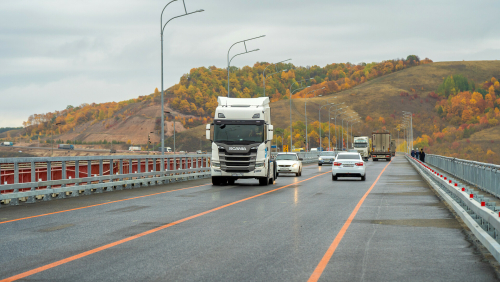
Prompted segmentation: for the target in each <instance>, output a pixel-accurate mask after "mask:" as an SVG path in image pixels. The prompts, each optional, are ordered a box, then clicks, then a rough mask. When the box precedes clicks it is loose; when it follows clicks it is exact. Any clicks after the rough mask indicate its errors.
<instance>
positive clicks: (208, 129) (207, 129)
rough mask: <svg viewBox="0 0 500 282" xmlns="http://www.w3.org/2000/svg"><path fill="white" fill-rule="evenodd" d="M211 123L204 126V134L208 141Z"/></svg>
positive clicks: (210, 138)
mask: <svg viewBox="0 0 500 282" xmlns="http://www.w3.org/2000/svg"><path fill="white" fill-rule="evenodd" d="M211 129H212V128H211V125H210V124H207V125H206V126H205V135H206V138H207V139H208V140H210V141H212V130H211Z"/></svg>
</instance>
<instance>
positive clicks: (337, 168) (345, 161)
mask: <svg viewBox="0 0 500 282" xmlns="http://www.w3.org/2000/svg"><path fill="white" fill-rule="evenodd" d="M339 177H361V180H362V181H365V180H366V169H365V162H364V161H363V159H362V158H361V155H360V154H359V153H346V152H342V153H339V154H338V155H337V158H336V159H335V162H334V163H333V165H332V181H336V180H337V179H338V178H339Z"/></svg>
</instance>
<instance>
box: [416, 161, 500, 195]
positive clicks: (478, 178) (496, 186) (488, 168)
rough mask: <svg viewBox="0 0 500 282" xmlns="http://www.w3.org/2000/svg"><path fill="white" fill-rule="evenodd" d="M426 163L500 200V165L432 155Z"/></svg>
mask: <svg viewBox="0 0 500 282" xmlns="http://www.w3.org/2000/svg"><path fill="white" fill-rule="evenodd" d="M425 162H427V163H429V164H431V165H433V166H435V167H437V168H439V169H442V170H444V171H446V172H448V173H449V174H451V175H453V176H455V177H458V178H460V179H462V180H464V181H466V182H468V183H469V184H471V185H475V186H477V187H478V188H479V189H481V190H484V191H486V192H488V193H490V194H492V195H495V196H496V197H497V198H500V165H495V164H489V163H481V162H475V161H469V160H462V159H456V158H450V157H444V156H439V155H430V154H427V155H426V156H425Z"/></svg>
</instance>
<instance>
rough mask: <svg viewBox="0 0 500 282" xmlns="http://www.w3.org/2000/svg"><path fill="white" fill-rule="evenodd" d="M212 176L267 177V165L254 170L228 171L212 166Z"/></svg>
mask: <svg viewBox="0 0 500 282" xmlns="http://www.w3.org/2000/svg"><path fill="white" fill-rule="evenodd" d="M211 170H212V177H213V176H221V177H228V178H240V179H242V178H260V177H266V176H267V173H266V171H267V167H259V168H256V169H255V170H254V171H250V172H226V171H223V170H221V169H220V168H214V167H212V169H211Z"/></svg>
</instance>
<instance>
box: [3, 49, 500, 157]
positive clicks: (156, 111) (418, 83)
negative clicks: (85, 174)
mask: <svg viewBox="0 0 500 282" xmlns="http://www.w3.org/2000/svg"><path fill="white" fill-rule="evenodd" d="M424 62H425V63H424ZM430 62H431V61H430V60H425V61H422V62H419V61H417V60H414V57H412V56H409V57H408V58H407V59H405V60H391V61H385V62H382V63H378V64H377V63H372V64H358V65H353V64H349V63H346V64H332V65H327V66H325V67H324V68H320V67H316V66H314V67H296V68H295V69H292V70H290V71H287V72H281V70H282V69H285V68H289V67H290V65H279V66H277V67H276V68H275V67H274V66H271V67H269V68H268V69H267V70H268V71H269V70H272V71H269V73H273V72H275V71H276V70H277V71H278V73H277V74H274V75H273V76H271V77H269V78H268V79H267V80H266V94H268V95H269V96H271V100H272V101H273V102H272V103H271V108H272V111H271V112H272V121H273V124H274V125H275V128H276V133H277V134H275V140H273V144H278V145H280V144H281V142H283V141H284V142H287V143H288V142H289V140H290V139H289V138H290V135H292V136H293V144H294V145H295V146H296V147H305V139H304V136H305V124H304V123H305V111H304V102H305V101H306V99H305V98H304V97H308V98H309V99H308V100H307V101H308V102H307V119H308V136H309V138H310V139H309V143H310V146H311V147H316V146H319V141H320V136H319V126H320V123H319V122H318V109H319V107H320V105H324V104H326V103H327V102H330V103H332V102H333V103H336V104H338V105H339V106H338V107H343V108H344V110H345V113H344V114H343V115H342V116H340V117H338V118H337V127H335V126H334V125H333V124H334V122H335V120H332V125H329V124H328V123H327V120H328V110H327V109H328V107H323V108H322V111H321V121H322V123H321V127H322V130H321V131H322V134H321V138H322V139H321V141H322V145H323V147H328V141H329V140H328V129H329V128H330V132H331V135H330V136H331V138H330V141H331V144H332V146H334V144H335V143H336V140H335V137H334V135H335V134H334V133H335V131H337V132H341V135H343V136H344V139H345V132H346V129H345V128H346V127H347V122H345V121H344V126H342V120H341V119H342V118H345V117H346V116H347V115H349V116H355V117H357V118H358V119H359V120H360V121H361V122H360V123H357V124H355V125H354V126H353V127H352V128H353V131H354V134H355V135H370V134H371V132H372V131H376V130H389V131H391V132H392V133H393V136H397V129H396V128H397V127H398V125H399V124H400V123H401V119H402V111H403V110H404V111H410V112H412V113H413V127H414V136H415V138H416V139H415V147H419V148H422V147H423V148H425V149H426V151H427V152H428V153H435V154H442V155H448V156H453V157H460V158H467V159H473V160H478V161H487V162H494V163H500V158H499V154H500V145H499V144H498V140H499V137H500V131H499V130H500V127H499V125H498V124H499V121H500V117H499V111H500V108H499V102H500V101H499V99H498V97H500V92H499V91H500V89H499V86H500V83H499V82H498V81H497V78H500V62H498V61H479V62H465V61H462V62H439V63H430ZM266 66H268V64H267V63H257V64H255V65H254V67H253V68H251V67H244V68H242V69H237V68H234V69H232V70H231V85H232V86H238V85H239V86H238V87H233V89H234V91H233V90H232V91H231V93H232V94H231V96H232V97H233V96H238V97H248V96H247V94H249V95H250V97H257V96H259V95H262V94H261V92H262V88H261V87H259V85H261V83H262V70H263V69H264V68H265V67H266ZM401 66H402V67H401ZM266 73H267V71H266ZM225 75H226V74H225V70H223V69H217V68H214V67H210V68H197V69H193V70H191V72H190V74H189V75H185V76H183V77H182V78H181V81H180V83H179V84H177V85H175V86H173V87H171V88H169V89H168V90H167V91H166V98H167V104H166V107H167V108H166V110H167V111H171V112H172V113H174V114H175V115H176V121H177V122H176V131H177V132H178V133H177V136H176V141H177V144H176V147H177V150H178V151H179V150H189V151H193V150H195V149H198V148H199V147H200V138H201V136H202V135H203V134H204V126H203V124H204V123H207V122H209V121H211V116H209V114H211V113H212V112H213V109H214V108H215V105H216V103H215V105H214V104H213V101H214V99H216V96H218V95H220V94H224V95H225V94H226V93H225V92H224V91H225V90H224V89H225V87H224V85H225ZM233 76H234V78H233ZM306 77H313V78H314V79H312V80H309V81H307V83H302V87H305V86H310V87H309V88H306V89H303V90H302V91H301V90H300V89H299V86H297V84H295V83H294V82H295V81H300V80H301V79H303V78H306ZM236 80H237V81H236ZM292 83H293V84H294V86H293V87H292V91H294V92H295V93H294V94H293V96H292V98H294V99H292V105H291V106H292V116H293V132H292V133H293V134H290V129H289V126H290V121H289V113H290V112H289V108H290V100H289V99H288V97H289V95H290V93H289V89H290V85H291V84H292ZM212 84H213V85H214V86H215V84H217V85H218V88H216V87H212ZM299 85H300V84H299ZM323 87H325V89H322V90H319V89H321V88H323ZM245 88H246V89H248V90H251V91H250V92H248V91H247V90H245ZM207 89H209V90H207ZM313 90H317V91H316V92H314V95H321V97H312V96H313V93H311V91H313ZM200 93H202V94H201V96H200ZM277 93H278V94H279V95H277ZM159 96H160V93H159V92H158V91H155V92H154V93H152V94H150V95H146V96H140V97H139V98H137V99H132V100H128V101H123V102H119V103H115V102H113V103H104V104H83V105H80V106H78V107H71V106H68V108H67V109H65V110H62V111H60V112H55V113H47V114H42V115H33V116H32V117H30V119H29V120H28V121H27V123H26V125H25V126H26V128H25V129H22V130H15V131H7V132H4V133H0V138H2V139H3V140H7V139H8V136H7V135H11V136H10V137H9V138H11V139H12V138H15V137H16V136H17V137H18V138H19V137H20V136H22V138H26V139H31V140H36V139H41V140H42V142H43V141H44V140H49V139H51V137H50V134H51V133H53V134H55V137H54V139H60V140H61V141H62V142H68V143H72V142H75V143H77V144H78V143H79V142H80V143H85V142H87V143H91V142H97V143H99V142H101V143H102V142H103V141H104V140H107V141H106V142H110V141H112V140H115V141H116V143H118V142H121V143H124V144H126V143H128V144H145V143H146V140H147V137H148V134H150V132H153V134H151V136H152V137H151V138H152V141H153V143H156V145H157V144H158V142H159V135H158V133H159V128H160V125H161V121H160V120H159V116H160V104H159ZM197 99H198V100H197ZM184 101H186V102H187V103H189V107H186V106H185V104H186V102H184ZM207 101H208V102H207ZM203 103H205V104H203ZM211 103H212V104H211ZM192 104H193V105H194V106H195V107H196V109H195V107H192ZM182 105H184V106H182ZM200 109H202V110H203V111H201V110H200ZM331 109H332V110H333V109H335V106H334V107H332V108H331ZM331 117H334V114H333V112H332V114H331ZM172 121H173V120H172V117H171V116H169V117H168V120H167V122H166V135H167V137H168V138H167V139H166V146H169V147H173V140H172V137H171V136H172V134H173V128H172V127H173V122H172ZM59 122H60V123H61V124H60V125H57V126H56V125H55V124H56V123H59ZM350 125H351V124H350ZM190 128H191V129H190ZM400 135H401V138H402V131H401V134H400ZM282 137H284V138H285V140H281V139H282ZM9 141H11V140H9ZM339 141H342V140H339ZM401 141H402V140H401ZM201 142H202V147H203V149H204V150H207V149H209V148H210V147H209V142H207V141H206V140H203V139H202V140H201Z"/></svg>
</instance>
